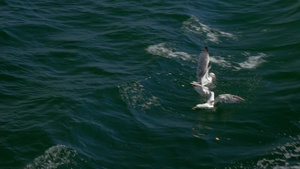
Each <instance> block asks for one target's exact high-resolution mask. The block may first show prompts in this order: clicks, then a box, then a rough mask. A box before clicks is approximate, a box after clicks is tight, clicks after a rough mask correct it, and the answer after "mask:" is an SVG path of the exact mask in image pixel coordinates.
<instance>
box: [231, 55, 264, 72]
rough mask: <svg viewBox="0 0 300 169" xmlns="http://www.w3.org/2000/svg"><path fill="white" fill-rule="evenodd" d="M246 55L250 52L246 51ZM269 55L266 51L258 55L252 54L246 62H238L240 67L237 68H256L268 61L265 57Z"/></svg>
mask: <svg viewBox="0 0 300 169" xmlns="http://www.w3.org/2000/svg"><path fill="white" fill-rule="evenodd" d="M245 54H246V55H249V53H245ZM265 57H267V55H266V54H264V53H258V55H256V56H250V57H248V59H247V60H246V61H244V62H241V63H238V64H239V66H240V68H237V69H241V68H243V69H255V68H256V67H257V66H259V65H260V64H262V63H264V62H266V61H265V60H264V59H263V58H265Z"/></svg>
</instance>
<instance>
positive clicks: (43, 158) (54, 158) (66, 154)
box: [25, 145, 78, 169]
mask: <svg viewBox="0 0 300 169" xmlns="http://www.w3.org/2000/svg"><path fill="white" fill-rule="evenodd" d="M77 155H78V154H77V152H76V151H75V150H73V149H71V148H69V147H67V146H65V145H55V146H52V147H50V148H49V149H47V150H46V151H45V152H44V154H42V155H40V156H38V157H37V158H35V159H34V160H33V162H31V163H30V164H28V165H27V166H26V167H25V169H31V168H32V169H35V168H47V169H52V168H58V167H60V166H63V165H69V164H76V161H75V159H74V157H75V156H77Z"/></svg>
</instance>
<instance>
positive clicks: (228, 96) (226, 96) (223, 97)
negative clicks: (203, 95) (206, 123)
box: [193, 91, 244, 109]
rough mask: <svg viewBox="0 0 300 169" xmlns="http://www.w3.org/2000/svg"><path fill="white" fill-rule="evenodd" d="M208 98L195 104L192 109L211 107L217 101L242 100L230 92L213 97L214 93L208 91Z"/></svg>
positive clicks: (236, 101)
mask: <svg viewBox="0 0 300 169" xmlns="http://www.w3.org/2000/svg"><path fill="white" fill-rule="evenodd" d="M208 97H209V98H208V100H207V102H206V103H204V104H197V105H196V106H195V107H193V109H199V108H208V109H212V108H214V106H215V105H216V104H217V103H238V102H241V101H244V99H243V98H241V97H239V96H236V95H232V94H221V95H219V96H218V97H217V98H216V99H215V93H214V92H213V91H209V95H208Z"/></svg>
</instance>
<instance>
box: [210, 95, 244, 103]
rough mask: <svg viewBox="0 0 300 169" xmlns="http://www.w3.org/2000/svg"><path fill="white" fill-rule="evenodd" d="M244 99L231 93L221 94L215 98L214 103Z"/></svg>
mask: <svg viewBox="0 0 300 169" xmlns="http://www.w3.org/2000/svg"><path fill="white" fill-rule="evenodd" d="M242 101H244V99H243V98H241V97H240V96H236V95H232V94H221V95H219V96H218V97H217V98H216V99H215V104H217V103H218V102H220V103H238V102H242Z"/></svg>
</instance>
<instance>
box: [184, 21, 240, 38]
mask: <svg viewBox="0 0 300 169" xmlns="http://www.w3.org/2000/svg"><path fill="white" fill-rule="evenodd" d="M182 29H183V30H184V31H186V32H188V33H194V34H196V35H200V36H204V38H206V40H208V41H211V42H214V43H219V42H220V37H224V38H230V39H236V36H234V35H233V34H231V33H228V32H224V31H220V30H218V29H215V28H211V27H209V26H208V25H205V24H204V23H202V22H201V21H200V20H199V19H198V18H197V17H195V16H191V17H190V18H189V19H188V20H186V21H184V22H183V26H182Z"/></svg>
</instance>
